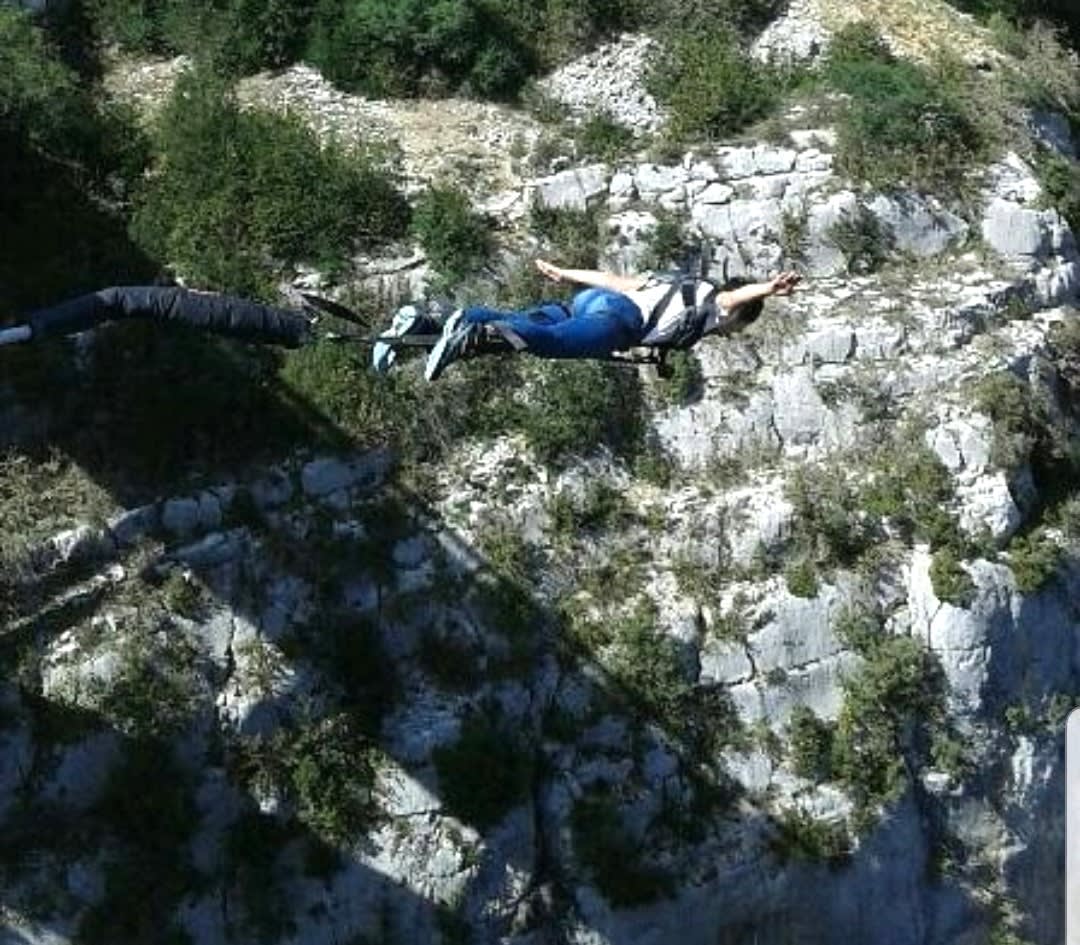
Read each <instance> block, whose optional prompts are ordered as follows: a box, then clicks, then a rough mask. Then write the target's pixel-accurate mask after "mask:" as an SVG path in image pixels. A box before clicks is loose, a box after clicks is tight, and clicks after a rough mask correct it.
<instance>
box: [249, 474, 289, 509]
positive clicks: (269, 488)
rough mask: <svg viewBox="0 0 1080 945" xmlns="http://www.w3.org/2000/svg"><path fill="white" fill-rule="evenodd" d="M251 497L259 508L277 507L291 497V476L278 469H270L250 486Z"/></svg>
mask: <svg viewBox="0 0 1080 945" xmlns="http://www.w3.org/2000/svg"><path fill="white" fill-rule="evenodd" d="M250 489H251V498H252V499H253V500H254V501H255V505H256V507H257V508H259V509H270V508H277V507H278V506H280V505H284V504H285V503H286V502H288V501H289V500H290V499H291V498H292V497H293V483H292V478H291V477H290V476H289V475H288V473H286V472H284V471H282V470H280V469H272V470H271V471H270V472H269V473H267V474H266V475H265V476H261V477H260V478H258V479H256V480H255V481H254V482H253V483H251V486H250Z"/></svg>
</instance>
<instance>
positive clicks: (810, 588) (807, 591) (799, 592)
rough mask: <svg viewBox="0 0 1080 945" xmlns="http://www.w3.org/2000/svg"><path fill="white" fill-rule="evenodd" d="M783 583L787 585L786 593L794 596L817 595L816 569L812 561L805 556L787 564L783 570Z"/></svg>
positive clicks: (808, 596)
mask: <svg viewBox="0 0 1080 945" xmlns="http://www.w3.org/2000/svg"><path fill="white" fill-rule="evenodd" d="M784 583H785V584H786V585H787V589H788V593H790V594H793V595H794V596H795V597H806V598H812V597H817V595H818V589H819V585H818V576H817V569H816V568H815V567H814V563H813V562H812V561H808V560H806V559H805V558H803V559H802V560H801V561H794V562H792V563H791V564H789V565H788V567H787V570H785V571H784Z"/></svg>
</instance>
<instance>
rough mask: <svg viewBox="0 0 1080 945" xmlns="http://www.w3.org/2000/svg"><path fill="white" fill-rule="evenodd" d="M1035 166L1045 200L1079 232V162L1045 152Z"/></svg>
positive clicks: (1074, 231)
mask: <svg viewBox="0 0 1080 945" xmlns="http://www.w3.org/2000/svg"><path fill="white" fill-rule="evenodd" d="M1036 166H1037V170H1038V174H1039V183H1040V184H1042V188H1043V194H1044V198H1045V200H1046V202H1047V203H1048V204H1049V205H1050V206H1052V207H1055V208H1056V209H1057V210H1058V212H1059V213H1060V214H1061V215H1062V217H1064V219H1065V222H1066V223H1068V224H1069V226H1070V227H1071V228H1072V231H1073V233H1080V164H1077V163H1076V162H1075V161H1070V160H1069V159H1068V158H1064V157H1061V156H1060V155H1057V154H1052V153H1047V154H1044V155H1043V156H1042V158H1041V160H1040V161H1039V162H1038V164H1037V165H1036Z"/></svg>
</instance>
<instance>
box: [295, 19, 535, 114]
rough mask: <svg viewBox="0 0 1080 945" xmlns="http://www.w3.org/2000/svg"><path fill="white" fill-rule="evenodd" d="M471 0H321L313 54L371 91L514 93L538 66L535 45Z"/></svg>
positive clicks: (328, 70) (326, 68)
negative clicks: (432, 1) (524, 39)
mask: <svg viewBox="0 0 1080 945" xmlns="http://www.w3.org/2000/svg"><path fill="white" fill-rule="evenodd" d="M497 22H498V14H497V13H495V11H489V9H488V8H487V7H486V6H484V5H482V4H480V3H476V2H473V0H436V2H434V3H424V2H421V0H399V2H395V3H389V2H387V0H320V2H319V4H318V7H317V9H316V13H315V17H314V25H313V28H312V34H311V42H310V45H309V47H308V51H307V55H308V58H309V59H310V60H311V62H313V63H314V64H315V65H317V66H318V67H319V68H320V69H321V70H322V72H323V73H324V74H325V75H326V76H327V77H329V78H330V79H331V80H332V81H333V82H335V83H337V84H338V85H340V86H342V87H343V88H346V89H349V90H353V91H359V92H362V93H364V94H367V95H373V96H399V95H417V94H419V93H422V92H436V93H438V92H448V91H452V90H455V89H465V90H471V91H473V92H474V93H475V94H478V95H484V96H487V97H507V96H512V95H513V94H515V93H516V92H517V90H518V89H519V88H520V87H521V85H522V83H523V82H524V80H525V77H526V76H527V75H528V74H529V73H530V72H532V71H533V70H534V69H535V56H534V54H533V52H532V50H531V49H530V47H529V45H528V44H526V43H525V42H523V40H522V39H521V37H520V36H519V35H518V34H516V33H515V32H513V31H507V30H506V29H505V28H502V29H499V28H498V25H497Z"/></svg>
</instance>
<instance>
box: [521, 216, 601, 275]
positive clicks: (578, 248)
mask: <svg viewBox="0 0 1080 945" xmlns="http://www.w3.org/2000/svg"><path fill="white" fill-rule="evenodd" d="M529 224H530V228H531V229H532V230H533V232H535V233H537V234H538V235H540V236H542V237H543V238H544V239H545V240H546V241H547V242H548V243H550V244H551V246H552V249H553V253H554V255H556V256H557V257H558V260H559V263H560V265H563V266H569V267H571V268H586V269H591V268H595V267H596V266H597V260H598V258H599V257H598V252H599V249H598V247H599V245H600V222H599V218H598V217H597V214H596V211H595V210H551V209H548V208H546V207H541V206H540V205H539V204H534V205H533V207H532V210H531V211H530V217H529Z"/></svg>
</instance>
